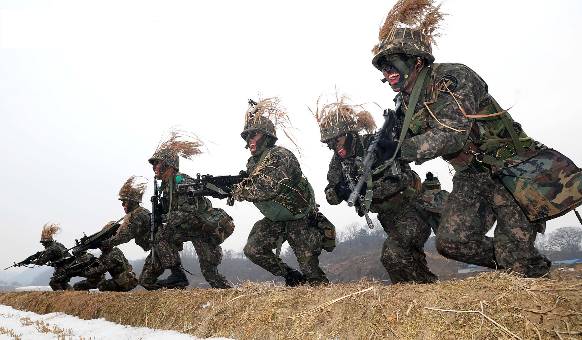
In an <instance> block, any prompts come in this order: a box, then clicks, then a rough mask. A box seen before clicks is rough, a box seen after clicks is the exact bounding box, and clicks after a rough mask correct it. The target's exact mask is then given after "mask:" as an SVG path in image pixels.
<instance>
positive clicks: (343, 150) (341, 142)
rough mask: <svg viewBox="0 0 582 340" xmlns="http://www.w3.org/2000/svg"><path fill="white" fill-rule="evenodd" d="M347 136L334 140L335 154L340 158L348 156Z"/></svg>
mask: <svg viewBox="0 0 582 340" xmlns="http://www.w3.org/2000/svg"><path fill="white" fill-rule="evenodd" d="M347 142H348V136H347V135H343V136H340V137H338V138H336V140H335V147H334V149H335V152H336V153H337V155H338V156H339V157H340V158H342V159H343V158H346V157H347V156H348V145H347V144H348V143H347Z"/></svg>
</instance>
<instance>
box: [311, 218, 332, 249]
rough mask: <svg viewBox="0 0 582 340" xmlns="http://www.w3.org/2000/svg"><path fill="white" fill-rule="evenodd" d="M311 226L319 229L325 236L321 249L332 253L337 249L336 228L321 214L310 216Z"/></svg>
mask: <svg viewBox="0 0 582 340" xmlns="http://www.w3.org/2000/svg"><path fill="white" fill-rule="evenodd" d="M309 225H310V226H312V227H314V228H317V229H319V230H320V231H321V233H322V235H323V240H322V244H321V247H322V248H323V249H324V250H325V251H327V252H332V251H333V250H334V249H335V245H336V243H335V236H336V234H335V226H334V225H333V224H332V223H331V222H330V221H329V220H328V219H327V217H325V215H323V214H322V213H321V212H319V211H317V212H313V213H312V214H310V215H309Z"/></svg>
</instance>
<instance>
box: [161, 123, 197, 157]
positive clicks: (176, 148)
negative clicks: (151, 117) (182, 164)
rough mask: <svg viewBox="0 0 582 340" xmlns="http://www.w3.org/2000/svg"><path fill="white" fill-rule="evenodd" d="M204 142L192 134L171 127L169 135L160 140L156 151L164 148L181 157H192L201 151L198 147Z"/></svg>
mask: <svg viewBox="0 0 582 340" xmlns="http://www.w3.org/2000/svg"><path fill="white" fill-rule="evenodd" d="M202 146H204V143H202V141H201V140H200V139H199V138H198V137H197V136H196V135H194V134H192V133H190V132H187V131H183V130H179V129H176V128H173V129H172V130H170V132H169V137H168V138H167V139H166V140H165V141H163V142H161V143H160V144H159V145H158V148H157V149H156V152H158V151H162V150H164V151H165V152H169V153H171V154H173V155H177V156H180V157H182V158H187V159H192V157H193V156H196V155H199V154H201V153H202V150H200V148H201V147H202Z"/></svg>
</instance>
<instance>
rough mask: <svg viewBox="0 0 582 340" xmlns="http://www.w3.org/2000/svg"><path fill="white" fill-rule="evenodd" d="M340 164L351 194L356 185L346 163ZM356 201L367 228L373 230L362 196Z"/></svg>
mask: <svg viewBox="0 0 582 340" xmlns="http://www.w3.org/2000/svg"><path fill="white" fill-rule="evenodd" d="M341 164H342V172H343V174H344V177H345V178H346V180H347V181H348V187H349V188H350V190H351V191H352V192H354V188H355V186H356V184H355V183H354V179H353V178H352V176H351V173H350V167H349V165H348V164H346V162H341ZM358 193H359V192H358ZM358 200H359V201H360V204H361V206H360V209H361V210H360V211H362V212H363V213H364V217H365V218H366V223H367V224H368V228H370V229H374V223H373V222H372V219H371V218H370V216H369V215H368V211H366V209H365V208H364V206H363V202H364V195H362V194H361V193H359V196H358ZM357 211H358V208H357V207H356V212H357Z"/></svg>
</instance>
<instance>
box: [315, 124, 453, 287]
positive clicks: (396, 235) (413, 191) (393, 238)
mask: <svg viewBox="0 0 582 340" xmlns="http://www.w3.org/2000/svg"><path fill="white" fill-rule="evenodd" d="M352 138H353V141H355V143H354V144H355V145H354V146H353V153H352V156H351V157H348V158H345V159H341V158H340V157H339V156H338V155H337V153H334V156H333V158H332V160H331V162H330V164H329V170H328V173H327V180H328V185H327V186H326V188H325V194H326V198H327V201H328V203H329V204H332V205H336V204H340V203H341V202H342V201H344V200H347V198H348V197H347V195H346V194H343V195H342V192H341V190H338V188H339V187H342V186H343V187H344V188H346V187H347V183H346V180H347V179H346V178H345V174H344V172H343V171H344V170H343V167H346V169H349V170H347V171H348V172H349V173H350V177H351V178H352V179H353V180H354V182H355V181H357V178H359V176H360V175H361V168H362V165H361V163H362V158H363V156H364V150H365V149H367V147H368V145H369V144H370V143H371V141H372V139H373V135H366V136H360V135H358V134H355V133H354V134H352ZM377 165H379V164H377ZM375 168H376V166H374V167H373V169H375ZM402 168H403V171H402V173H401V174H400V175H399V176H398V177H395V176H392V175H390V174H389V171H387V170H386V171H383V172H381V173H380V174H377V175H373V176H372V182H371V187H370V186H367V188H366V190H372V192H373V195H372V202H371V205H370V211H372V212H375V213H378V220H379V221H380V224H381V225H382V227H383V228H384V231H385V232H386V234H387V238H386V241H385V242H384V245H383V247H382V256H381V261H382V264H383V265H384V267H385V268H386V271H388V274H389V276H390V280H391V281H392V282H393V283H399V282H417V283H431V282H435V281H436V280H437V277H436V275H434V274H433V273H432V272H431V271H430V270H429V268H428V265H427V262H426V257H425V254H424V250H423V248H424V244H425V242H426V240H427V239H428V237H429V236H430V233H431V228H432V229H434V230H435V231H436V227H437V225H438V220H439V218H440V213H441V210H442V205H443V201H444V200H445V199H446V196H447V194H448V193H447V192H446V191H443V190H439V189H440V185H439V186H438V188H437V189H435V188H431V190H421V185H420V178H419V177H418V175H417V174H416V173H415V172H414V171H413V170H411V169H410V167H408V166H407V165H405V164H403V165H402ZM357 204H360V202H359V201H358V202H357Z"/></svg>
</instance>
